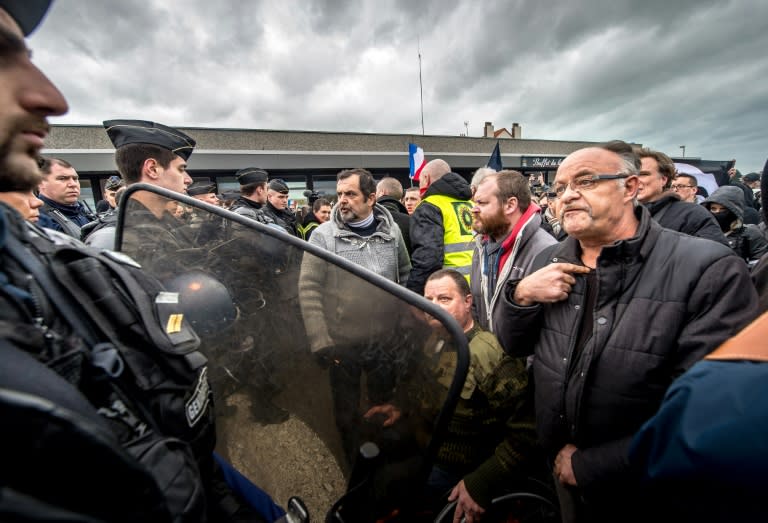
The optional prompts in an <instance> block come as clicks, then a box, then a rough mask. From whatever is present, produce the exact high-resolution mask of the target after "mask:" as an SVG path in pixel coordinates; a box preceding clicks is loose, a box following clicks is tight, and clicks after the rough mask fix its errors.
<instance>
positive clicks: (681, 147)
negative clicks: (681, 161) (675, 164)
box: [680, 145, 685, 158]
mask: <svg viewBox="0 0 768 523" xmlns="http://www.w3.org/2000/svg"><path fill="white" fill-rule="evenodd" d="M680 149H682V150H683V158H685V145H681V146H680Z"/></svg>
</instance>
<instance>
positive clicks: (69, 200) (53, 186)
mask: <svg viewBox="0 0 768 523" xmlns="http://www.w3.org/2000/svg"><path fill="white" fill-rule="evenodd" d="M40 194H42V195H43V196H45V197H46V198H50V199H51V200H53V201H54V202H56V203H60V204H62V205H73V204H74V203H75V202H77V200H78V199H79V198H80V177H79V176H78V175H77V171H75V170H74V169H73V168H72V167H63V166H61V165H59V164H57V163H53V164H51V174H49V175H47V176H43V181H42V182H41V183H40Z"/></svg>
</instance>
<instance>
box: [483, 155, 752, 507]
mask: <svg viewBox="0 0 768 523" xmlns="http://www.w3.org/2000/svg"><path fill="white" fill-rule="evenodd" d="M639 168H640V161H639V159H638V158H637V156H636V155H635V153H634V152H633V150H632V148H631V146H630V145H628V144H626V143H624V142H611V143H609V144H605V145H603V146H600V147H592V148H588V149H581V150H579V151H576V152H574V153H573V154H571V155H570V156H568V157H567V158H566V159H565V160H564V161H563V163H562V164H561V165H560V167H559V168H558V170H557V176H556V177H555V181H554V184H553V186H552V189H553V192H555V193H556V194H557V195H558V197H559V203H558V205H559V215H560V221H561V223H562V226H563V227H564V228H565V230H566V232H567V233H568V238H566V239H565V240H564V241H563V242H561V243H559V244H556V245H554V246H552V247H548V248H546V249H545V250H544V251H542V253H541V254H540V255H539V256H538V257H537V259H536V261H535V262H534V266H533V268H532V270H533V271H535V272H532V273H531V274H530V275H529V276H527V277H525V278H523V279H519V280H510V281H509V282H508V283H507V285H506V287H505V289H504V291H503V296H502V299H501V300H500V302H501V303H500V304H499V307H500V309H501V312H502V313H503V314H505V315H506V316H507V317H506V323H505V325H506V326H507V327H506V328H505V329H503V330H500V331H499V332H498V333H497V335H498V336H499V339H500V341H501V343H502V346H503V347H505V350H508V349H507V348H508V347H514V350H515V354H525V353H529V354H535V358H534V363H533V372H534V389H535V391H536V421H537V428H538V432H539V439H540V441H541V442H542V444H543V446H544V448H545V449H546V451H547V452H548V454H549V456H550V458H551V459H552V460H553V474H554V476H555V480H556V485H557V487H558V494H559V496H560V500H561V506H562V507H563V512H564V514H565V516H566V517H569V518H568V519H564V521H587V520H588V521H636V520H637V519H641V518H642V517H643V516H644V515H645V516H647V514H643V509H644V508H645V506H646V505H644V497H643V490H642V485H640V484H639V483H637V481H636V479H635V476H634V474H633V472H632V471H631V470H630V469H629V466H628V465H627V463H628V462H627V459H628V448H629V443H630V440H631V438H632V436H633V434H634V433H635V432H636V431H637V430H638V429H639V428H640V426H641V425H642V423H643V422H644V421H645V420H646V419H648V418H649V417H650V416H651V415H652V414H653V413H654V412H655V411H656V410H657V409H658V407H659V404H660V403H661V399H662V397H663V395H664V392H665V390H666V388H667V387H668V386H669V384H670V383H671V382H672V380H673V379H675V378H676V377H677V376H679V375H680V374H682V373H683V372H684V371H685V370H686V369H687V368H688V367H690V366H691V365H692V364H693V363H695V362H696V361H697V360H699V359H701V358H702V357H703V356H704V355H706V354H707V353H709V352H710V351H712V350H713V349H714V348H715V347H717V346H718V345H719V344H720V343H722V342H723V341H724V340H726V339H728V338H729V337H730V336H732V335H733V334H735V333H736V332H738V331H739V330H740V329H741V328H742V327H743V326H744V325H746V324H747V323H749V322H750V321H751V320H752V319H754V318H755V317H756V316H757V312H758V309H757V296H756V293H755V291H754V287H753V285H752V283H751V281H750V278H749V274H748V272H747V267H746V264H744V262H743V261H741V260H739V259H738V258H737V257H736V256H734V254H733V252H732V251H730V249H727V248H726V247H725V246H723V245H718V244H717V243H715V242H712V241H706V240H702V239H700V238H695V237H692V236H688V235H685V234H680V233H678V232H675V231H670V230H667V229H664V228H662V227H660V226H659V224H658V223H656V222H655V221H654V220H653V219H651V216H650V213H649V212H648V209H647V208H646V207H645V206H641V205H640V206H639V205H636V204H635V199H636V197H637V193H638V189H639V186H640V184H641V182H640V180H639V178H638V171H639Z"/></svg>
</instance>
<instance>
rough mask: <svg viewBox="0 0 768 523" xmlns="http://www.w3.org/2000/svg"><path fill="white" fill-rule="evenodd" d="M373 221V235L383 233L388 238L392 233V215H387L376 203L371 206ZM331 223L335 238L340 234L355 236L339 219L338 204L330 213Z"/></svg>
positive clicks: (387, 212) (384, 209)
mask: <svg viewBox="0 0 768 523" xmlns="http://www.w3.org/2000/svg"><path fill="white" fill-rule="evenodd" d="M373 219H374V220H376V232H375V233H374V234H377V233H383V234H386V235H388V236H389V235H390V233H391V232H392V224H393V223H394V221H393V220H392V215H391V214H389V211H388V210H387V209H386V208H385V207H384V206H383V205H380V204H378V203H375V204H374V205H373ZM331 221H333V224H334V225H335V226H336V229H337V233H336V235H337V236H338V235H339V234H341V233H344V235H350V234H352V235H355V236H357V234H355V232H354V231H353V230H352V229H350V228H349V225H347V224H346V222H344V220H342V219H341V213H340V212H339V206H338V204H337V205H335V206H334V207H333V211H331Z"/></svg>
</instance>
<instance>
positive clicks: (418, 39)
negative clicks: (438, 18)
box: [416, 35, 424, 136]
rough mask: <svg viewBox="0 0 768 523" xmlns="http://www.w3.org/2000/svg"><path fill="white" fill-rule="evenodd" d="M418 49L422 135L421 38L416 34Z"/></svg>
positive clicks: (422, 127) (422, 129) (422, 125)
mask: <svg viewBox="0 0 768 523" xmlns="http://www.w3.org/2000/svg"><path fill="white" fill-rule="evenodd" d="M416 41H417V45H418V50H419V96H420V97H421V134H422V136H423V135H424V89H423V88H422V85H421V38H420V37H419V35H416Z"/></svg>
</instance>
